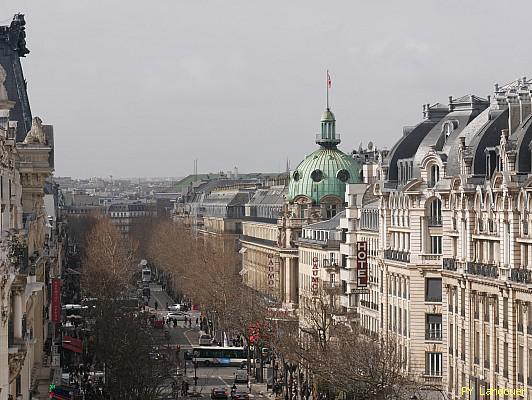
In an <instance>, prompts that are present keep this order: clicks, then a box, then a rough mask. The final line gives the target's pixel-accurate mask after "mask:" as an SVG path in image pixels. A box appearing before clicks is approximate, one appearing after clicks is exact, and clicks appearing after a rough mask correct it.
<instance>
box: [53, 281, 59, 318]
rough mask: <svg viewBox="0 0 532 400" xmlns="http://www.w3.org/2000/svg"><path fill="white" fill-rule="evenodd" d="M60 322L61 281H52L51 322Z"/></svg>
mask: <svg viewBox="0 0 532 400" xmlns="http://www.w3.org/2000/svg"><path fill="white" fill-rule="evenodd" d="M60 321H61V279H52V322H60Z"/></svg>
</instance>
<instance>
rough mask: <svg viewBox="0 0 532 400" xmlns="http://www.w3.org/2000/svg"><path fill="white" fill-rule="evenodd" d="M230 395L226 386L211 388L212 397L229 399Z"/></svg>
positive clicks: (223, 399)
mask: <svg viewBox="0 0 532 400" xmlns="http://www.w3.org/2000/svg"><path fill="white" fill-rule="evenodd" d="M228 397H229V395H228V394H227V390H226V389H225V388H213V389H212V390H211V399H220V400H227V399H228Z"/></svg>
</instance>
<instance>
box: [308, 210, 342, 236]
mask: <svg viewBox="0 0 532 400" xmlns="http://www.w3.org/2000/svg"><path fill="white" fill-rule="evenodd" d="M341 218H345V210H343V211H341V212H339V213H338V214H336V215H335V216H334V217H332V218H331V219H328V220H327V221H321V222H316V223H314V224H309V225H307V226H305V227H304V229H312V230H318V231H334V230H336V228H338V226H340V219H341Z"/></svg>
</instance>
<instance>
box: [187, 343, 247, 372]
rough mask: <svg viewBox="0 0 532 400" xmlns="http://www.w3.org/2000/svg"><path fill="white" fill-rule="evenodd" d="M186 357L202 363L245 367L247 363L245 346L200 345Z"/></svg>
mask: <svg viewBox="0 0 532 400" xmlns="http://www.w3.org/2000/svg"><path fill="white" fill-rule="evenodd" d="M185 359H187V360H192V361H195V362H197V363H198V364H200V365H205V366H209V365H214V366H226V365H236V366H239V367H243V366H245V365H246V363H247V360H248V358H247V351H246V350H244V348H243V347H219V346H198V347H194V348H193V349H192V351H188V352H187V353H186V354H185Z"/></svg>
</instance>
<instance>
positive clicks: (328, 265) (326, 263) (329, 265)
mask: <svg viewBox="0 0 532 400" xmlns="http://www.w3.org/2000/svg"><path fill="white" fill-rule="evenodd" d="M323 268H324V269H325V270H327V271H329V272H334V271H338V270H339V269H340V265H338V263H337V262H336V261H334V260H329V259H327V258H324V259H323Z"/></svg>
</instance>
